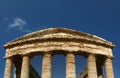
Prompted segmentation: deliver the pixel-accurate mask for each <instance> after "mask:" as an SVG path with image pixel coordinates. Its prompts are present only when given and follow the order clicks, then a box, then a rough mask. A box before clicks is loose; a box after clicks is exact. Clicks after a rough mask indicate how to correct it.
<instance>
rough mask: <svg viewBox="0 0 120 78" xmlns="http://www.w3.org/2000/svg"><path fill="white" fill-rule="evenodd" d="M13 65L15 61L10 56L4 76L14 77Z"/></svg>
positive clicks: (7, 77) (5, 77)
mask: <svg viewBox="0 0 120 78" xmlns="http://www.w3.org/2000/svg"><path fill="white" fill-rule="evenodd" d="M12 67H13V63H12V60H11V59H10V58H7V59H6V65H5V72H4V78H12Z"/></svg>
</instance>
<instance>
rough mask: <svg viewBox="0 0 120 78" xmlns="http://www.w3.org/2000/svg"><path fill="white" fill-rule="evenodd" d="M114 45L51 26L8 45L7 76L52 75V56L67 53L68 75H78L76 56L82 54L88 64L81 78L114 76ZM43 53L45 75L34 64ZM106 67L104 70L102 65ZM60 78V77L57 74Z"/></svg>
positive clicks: (34, 77)
mask: <svg viewBox="0 0 120 78" xmlns="http://www.w3.org/2000/svg"><path fill="white" fill-rule="evenodd" d="M113 47H114V45H113V44H112V43H111V42H109V41H106V40H105V39H102V38H100V37H98V36H95V35H90V34H87V33H83V32H79V31H76V30H72V29H67V28H49V29H44V30H39V31H36V32H33V33H29V34H27V35H24V36H22V37H19V38H17V39H15V40H13V41H10V42H8V43H7V44H5V45H4V48H5V49H6V54H5V56H4V58H5V60H6V65H5V72H4V78H12V75H13V74H12V70H13V67H14V68H15V73H14V78H52V57H53V55H55V54H62V55H65V58H66V75H65V76H66V78H77V77H76V65H75V64H76V63H75V57H76V55H82V56H84V57H85V58H86V60H87V65H86V66H85V68H84V69H83V70H82V72H81V73H80V74H79V77H78V78H103V77H104V76H103V71H104V72H105V77H106V78H114V72H113V67H112V59H113V54H112V48H113ZM37 55H41V56H42V71H41V72H42V74H41V76H39V74H38V72H36V70H35V69H34V67H33V66H32V65H31V64H30V60H31V59H32V57H34V56H37ZM102 67H104V69H103V68H102ZM56 78H57V77H56Z"/></svg>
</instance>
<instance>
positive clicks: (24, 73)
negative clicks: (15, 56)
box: [20, 55, 30, 78]
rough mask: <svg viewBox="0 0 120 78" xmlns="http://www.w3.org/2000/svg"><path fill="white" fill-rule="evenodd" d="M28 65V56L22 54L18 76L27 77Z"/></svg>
mask: <svg viewBox="0 0 120 78" xmlns="http://www.w3.org/2000/svg"><path fill="white" fill-rule="evenodd" d="M29 67H30V58H29V56H27V55H24V56H23V59H22V69H21V77H20V78H29V69H30V68H29Z"/></svg>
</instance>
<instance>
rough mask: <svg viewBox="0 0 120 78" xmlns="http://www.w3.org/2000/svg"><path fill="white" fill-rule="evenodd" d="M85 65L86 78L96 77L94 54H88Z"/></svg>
mask: <svg viewBox="0 0 120 78" xmlns="http://www.w3.org/2000/svg"><path fill="white" fill-rule="evenodd" d="M87 66H88V78H97V68H96V58H95V55H92V54H89V55H88V59H87Z"/></svg>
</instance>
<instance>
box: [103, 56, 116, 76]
mask: <svg viewBox="0 0 120 78" xmlns="http://www.w3.org/2000/svg"><path fill="white" fill-rule="evenodd" d="M104 65H105V72H106V78H114V73H113V67H112V60H111V59H109V58H107V59H106V60H105V63H104Z"/></svg>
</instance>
